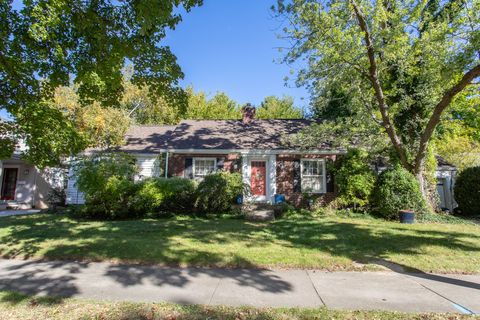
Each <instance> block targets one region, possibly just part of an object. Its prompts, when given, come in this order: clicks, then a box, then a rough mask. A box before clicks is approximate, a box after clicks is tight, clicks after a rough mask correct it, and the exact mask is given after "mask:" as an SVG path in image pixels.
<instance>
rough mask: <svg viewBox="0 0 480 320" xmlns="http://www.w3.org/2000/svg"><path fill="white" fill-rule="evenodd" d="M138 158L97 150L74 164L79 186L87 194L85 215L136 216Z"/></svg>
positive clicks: (120, 217)
mask: <svg viewBox="0 0 480 320" xmlns="http://www.w3.org/2000/svg"><path fill="white" fill-rule="evenodd" d="M136 172H137V167H136V165H135V159H134V158H133V157H131V156H129V155H126V154H122V153H112V154H105V153H102V154H95V155H93V156H91V157H86V158H83V159H81V160H80V161H79V162H78V163H76V164H75V175H76V177H77V187H78V190H80V191H82V192H83V193H84V194H85V206H84V207H83V208H82V209H81V210H80V211H79V213H78V214H79V215H80V216H81V217H83V218H90V219H102V220H110V219H124V218H134V217H135V216H132V214H133V213H132V212H131V211H130V210H129V209H130V202H131V195H133V194H134V193H135V189H136V185H135V183H134V182H133V177H134V175H135V173H136Z"/></svg>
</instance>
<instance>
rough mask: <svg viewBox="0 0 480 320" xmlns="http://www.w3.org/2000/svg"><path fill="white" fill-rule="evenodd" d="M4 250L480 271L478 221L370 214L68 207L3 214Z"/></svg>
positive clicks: (8, 253)
mask: <svg viewBox="0 0 480 320" xmlns="http://www.w3.org/2000/svg"><path fill="white" fill-rule="evenodd" d="M0 256H1V257H4V258H22V259H25V258H47V259H79V260H91V261H102V260H109V261H121V262H133V263H153V264H164V265H181V266H216V267H274V268H282V267H286V268H319V269H328V270H354V269H368V270H371V269H378V268H379V267H378V265H377V264H380V265H388V266H394V267H397V268H398V267H404V268H407V269H410V270H412V269H416V270H420V271H425V272H430V271H433V272H453V273H480V225H475V224H445V223H419V224H415V225H402V224H399V223H395V222H385V221H382V220H375V219H366V218H342V217H325V218H318V219H313V218H305V219H285V220H278V221H274V222H269V223H251V222H247V221H244V220H239V219H215V220H208V219H200V218H175V219H165V220H137V221H113V222H91V221H87V222H78V221H76V220H73V219H71V218H69V217H67V216H64V215H31V216H17V217H5V218H0Z"/></svg>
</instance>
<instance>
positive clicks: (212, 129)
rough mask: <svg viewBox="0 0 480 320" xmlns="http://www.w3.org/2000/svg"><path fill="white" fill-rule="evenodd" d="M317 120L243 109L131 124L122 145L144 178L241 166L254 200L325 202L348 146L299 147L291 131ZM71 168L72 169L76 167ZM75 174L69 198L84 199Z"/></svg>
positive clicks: (71, 200)
mask: <svg viewBox="0 0 480 320" xmlns="http://www.w3.org/2000/svg"><path fill="white" fill-rule="evenodd" d="M311 122H312V120H306V119H285V120H280V119H276V120H259V119H255V109H254V108H253V107H246V108H244V109H243V119H241V120H185V121H182V122H180V123H179V124H178V125H176V126H132V127H131V128H130V130H129V132H128V133H127V136H126V144H125V145H124V146H122V147H120V148H118V149H117V150H118V151H122V152H127V153H130V154H132V155H134V156H135V157H136V159H137V164H138V166H139V168H140V173H139V178H144V177H151V176H160V175H161V176H165V177H184V178H189V179H201V178H202V177H204V176H205V175H207V174H209V173H211V172H214V171H217V170H225V171H229V172H234V171H237V172H241V173H242V176H243V181H244V182H245V183H246V184H248V185H249V186H250V188H251V196H250V197H249V198H248V199H247V200H249V201H261V202H268V203H272V202H274V201H275V195H276V194H281V195H284V196H285V198H286V200H287V201H290V202H292V203H295V204H297V205H298V204H301V203H302V202H304V201H306V199H305V197H304V196H303V195H304V194H305V193H307V192H308V193H309V195H310V197H313V198H317V199H318V200H319V201H322V202H329V201H331V200H332V199H333V198H334V194H335V192H334V191H335V190H334V184H333V179H332V176H331V175H330V174H329V172H327V165H326V164H327V162H328V161H335V159H336V157H337V156H338V155H340V154H342V153H344V151H343V150H334V149H332V148H331V147H330V146H329V145H328V144H322V145H321V146H320V147H319V148H317V149H315V150H299V149H298V148H295V147H293V146H291V145H290V144H289V143H288V137H289V136H291V135H293V134H296V133H298V132H299V131H300V130H302V129H304V128H305V127H307V126H308V125H310V124H311ZM71 173H72V172H71ZM70 176H71V178H70V180H69V183H68V190H67V203H69V204H79V203H83V201H84V199H83V196H82V194H81V193H80V192H78V190H77V189H76V187H75V181H74V178H73V177H72V174H70Z"/></svg>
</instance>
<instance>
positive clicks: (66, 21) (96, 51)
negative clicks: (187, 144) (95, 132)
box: [0, 0, 202, 164]
mask: <svg viewBox="0 0 480 320" xmlns="http://www.w3.org/2000/svg"><path fill="white" fill-rule="evenodd" d="M201 2H202V0H140V1H112V0H85V1H71V0H32V1H26V0H25V1H23V2H22V3H21V4H20V5H18V4H19V2H16V3H15V5H16V7H14V4H13V2H12V1H0V110H6V111H7V112H8V113H9V114H11V115H12V117H13V119H14V121H15V122H16V126H17V128H18V130H19V131H20V133H21V135H22V136H23V137H24V138H25V140H26V143H27V145H28V147H29V149H28V153H27V157H30V158H31V159H32V160H34V161H35V162H37V161H40V162H43V163H42V164H52V163H54V162H55V161H54V160H55V159H58V156H60V155H62V154H69V153H71V152H75V151H78V149H80V148H81V144H77V143H76V141H77V137H76V133H75V130H73V129H74V126H73V125H72V124H71V123H69V121H68V120H67V119H65V118H64V117H62V116H63V114H62V113H61V112H59V111H58V110H57V109H55V108H53V107H51V106H49V102H50V101H51V99H52V97H53V93H54V90H55V88H57V87H58V86H67V85H69V84H70V81H71V80H72V78H73V81H74V82H75V84H76V85H77V86H78V91H77V92H78V94H79V96H80V99H81V101H82V102H84V103H89V102H92V101H94V100H95V101H98V102H99V103H101V104H102V106H116V105H117V104H118V101H119V99H120V98H121V96H122V94H123V89H124V88H123V85H122V84H123V82H122V72H121V71H122V69H123V67H124V66H125V64H126V63H127V62H128V61H130V62H131V63H133V64H134V65H135V70H134V73H133V75H132V77H131V81H132V82H133V83H134V84H136V85H140V86H144V85H147V86H148V87H149V88H152V89H153V90H152V93H153V94H157V95H164V96H167V97H175V99H176V98H178V96H179V95H181V89H180V88H179V87H178V80H179V79H180V78H181V77H182V76H183V75H182V72H181V70H180V67H179V66H178V65H177V63H176V58H175V56H174V55H173V53H172V52H171V51H170V49H169V48H168V47H165V46H162V45H161V41H162V39H163V38H164V37H165V34H166V31H167V30H168V29H173V28H174V27H175V26H176V25H177V24H178V23H179V22H180V20H181V16H180V15H179V14H178V12H179V10H177V9H176V8H178V7H183V8H185V9H186V11H189V10H190V9H191V8H192V7H193V6H196V5H200V4H201ZM2 139H4V137H2ZM45 155H49V156H48V157H47V159H48V161H41V160H44V159H45V157H44V156H45ZM52 155H56V156H55V157H54V156H52Z"/></svg>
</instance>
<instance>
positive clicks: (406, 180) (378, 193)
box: [371, 166, 428, 220]
mask: <svg viewBox="0 0 480 320" xmlns="http://www.w3.org/2000/svg"><path fill="white" fill-rule="evenodd" d="M371 203H372V205H373V207H374V210H375V211H376V213H378V214H379V215H380V216H382V217H383V218H385V219H389V220H393V219H396V218H397V217H398V211H399V210H413V211H415V213H417V214H424V213H427V212H428V209H427V205H426V203H425V200H424V199H423V197H422V194H421V192H420V187H419V184H418V181H417V180H416V179H415V176H414V175H413V174H411V173H410V172H408V171H407V170H405V169H403V168H402V167H400V166H396V167H395V168H393V169H388V170H385V171H384V172H382V173H381V174H380V175H379V176H378V179H377V181H376V183H375V187H374V189H373V192H372V197H371Z"/></svg>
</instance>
